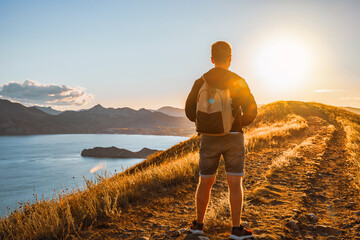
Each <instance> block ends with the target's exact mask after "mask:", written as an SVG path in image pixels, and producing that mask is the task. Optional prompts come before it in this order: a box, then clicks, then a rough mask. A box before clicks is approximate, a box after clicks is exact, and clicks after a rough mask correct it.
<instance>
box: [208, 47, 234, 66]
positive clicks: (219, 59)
mask: <svg viewBox="0 0 360 240" xmlns="http://www.w3.org/2000/svg"><path fill="white" fill-rule="evenodd" d="M211 62H212V63H214V64H215V67H217V66H219V67H224V68H229V66H230V62H231V45H230V43H228V42H224V41H218V42H216V43H214V44H213V45H212V46H211Z"/></svg>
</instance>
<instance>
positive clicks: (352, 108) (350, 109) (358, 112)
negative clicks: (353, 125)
mask: <svg viewBox="0 0 360 240" xmlns="http://www.w3.org/2000/svg"><path fill="white" fill-rule="evenodd" d="M342 109H345V110H348V111H350V112H353V113H356V114H360V108H354V107H342Z"/></svg>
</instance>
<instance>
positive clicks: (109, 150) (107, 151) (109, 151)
mask: <svg viewBox="0 0 360 240" xmlns="http://www.w3.org/2000/svg"><path fill="white" fill-rule="evenodd" d="M157 151H159V150H156V149H149V148H143V149H141V150H140V151H138V152H132V151H130V150H127V149H123V148H117V147H105V148H104V147H95V148H91V149H84V150H83V151H82V152H81V156H83V157H99V158H146V157H147V156H149V155H151V154H153V153H155V152H157Z"/></svg>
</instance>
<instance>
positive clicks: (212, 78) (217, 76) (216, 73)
mask: <svg viewBox="0 0 360 240" xmlns="http://www.w3.org/2000/svg"><path fill="white" fill-rule="evenodd" d="M202 77H203V79H204V80H205V81H206V82H207V83H208V84H210V85H211V86H213V87H215V88H219V89H225V88H229V87H230V86H231V82H232V81H233V80H235V79H238V78H240V77H239V76H238V75H237V74H236V73H233V72H231V71H229V70H226V69H224V68H219V67H215V68H212V69H210V70H209V71H208V72H207V73H205V74H204V75H203V76H202Z"/></svg>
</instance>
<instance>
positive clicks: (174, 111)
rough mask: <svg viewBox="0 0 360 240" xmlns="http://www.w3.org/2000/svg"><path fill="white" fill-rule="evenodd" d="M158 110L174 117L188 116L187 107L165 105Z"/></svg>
mask: <svg viewBox="0 0 360 240" xmlns="http://www.w3.org/2000/svg"><path fill="white" fill-rule="evenodd" d="M156 111H157V112H161V113H165V114H167V115H169V116H173V117H186V115H185V109H181V108H175V107H170V106H165V107H162V108H159V109H158V110H156Z"/></svg>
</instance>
